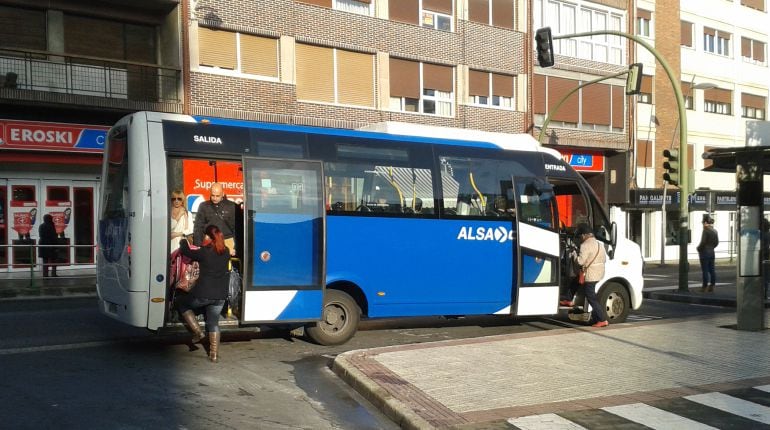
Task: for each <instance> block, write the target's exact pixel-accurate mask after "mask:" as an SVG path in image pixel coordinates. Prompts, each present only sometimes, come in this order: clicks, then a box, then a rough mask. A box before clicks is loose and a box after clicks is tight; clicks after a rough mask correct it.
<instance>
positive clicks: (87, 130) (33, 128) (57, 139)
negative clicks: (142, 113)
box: [0, 120, 110, 152]
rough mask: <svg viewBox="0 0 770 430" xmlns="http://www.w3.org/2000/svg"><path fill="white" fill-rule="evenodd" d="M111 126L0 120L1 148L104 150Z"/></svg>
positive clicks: (68, 150)
mask: <svg viewBox="0 0 770 430" xmlns="http://www.w3.org/2000/svg"><path fill="white" fill-rule="evenodd" d="M109 129H110V128H109V127H103V126H98V125H80V124H66V123H56V122H36V121H12V120H0V150H2V149H16V150H30V151H67V152H72V151H77V152H102V151H103V150H104V140H105V139H106V137H107V131H108V130H109Z"/></svg>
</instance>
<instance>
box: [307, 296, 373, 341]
mask: <svg viewBox="0 0 770 430" xmlns="http://www.w3.org/2000/svg"><path fill="white" fill-rule="evenodd" d="M360 320H361V308H359V307H358V304H357V303H356V301H355V300H353V298H352V297H350V296H349V295H348V294H346V293H344V292H342V291H339V290H326V294H325V295H324V307H323V313H322V315H321V321H318V322H317V323H313V324H308V325H307V326H305V334H307V336H308V337H309V338H310V340H312V341H313V342H315V343H317V344H319V345H340V344H343V343H345V342H347V341H348V340H350V338H352V337H353V335H354V334H356V330H358V322H359V321H360Z"/></svg>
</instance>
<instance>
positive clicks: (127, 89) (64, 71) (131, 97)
mask: <svg viewBox="0 0 770 430" xmlns="http://www.w3.org/2000/svg"><path fill="white" fill-rule="evenodd" d="M180 79H181V71H180V70H179V69H172V68H166V67H160V66H157V65H151V64H143V63H133V62H126V61H116V60H104V59H99V58H93V57H75V56H68V55H57V54H52V53H49V52H39V51H18V50H10V49H0V99H12V100H18V101H29V102H38V103H40V102H42V103H54V104H56V103H63V104H78V105H91V106H100V107H107V108H115V109H125V110H156V111H161V112H180V111H181V103H182V101H181V99H182V95H181V94H180V91H181V85H180Z"/></svg>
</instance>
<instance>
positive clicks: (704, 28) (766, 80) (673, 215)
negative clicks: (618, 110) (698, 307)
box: [626, 0, 770, 260]
mask: <svg viewBox="0 0 770 430" xmlns="http://www.w3.org/2000/svg"><path fill="white" fill-rule="evenodd" d="M768 22H770V21H769V17H768V12H767V2H766V1H765V0H734V1H728V0H705V1H697V2H696V1H673V0H670V1H669V0H657V1H652V0H639V1H637V5H636V20H635V24H636V26H635V31H636V33H637V35H639V36H640V37H644V38H645V40H647V41H648V42H649V43H651V44H653V45H654V46H655V47H656V49H657V50H658V51H661V52H664V55H665V56H666V58H667V59H668V60H669V63H671V64H672V68H673V69H674V70H675V71H676V72H675V73H676V76H678V78H679V80H680V82H679V83H680V85H681V88H682V93H683V96H684V99H685V107H686V114H687V129H688V133H687V138H688V155H689V156H688V165H689V166H690V167H691V173H689V175H690V180H691V181H692V183H693V188H694V189H695V194H694V196H692V197H690V202H691V203H690V205H689V208H690V214H689V215H690V216H689V228H690V229H691V231H692V241H691V243H690V244H689V246H688V255H689V256H690V258H693V259H697V251H696V250H695V247H696V245H697V244H698V240H699V238H700V235H701V232H702V225H701V220H702V217H703V215H704V214H705V213H707V212H708V213H710V214H711V216H712V217H713V218H714V219H715V221H716V224H715V227H716V228H717V230H718V232H719V235H720V240H721V241H722V242H721V245H720V247H718V248H717V256H718V257H722V258H728V257H732V256H734V255H735V254H736V252H737V250H736V249H735V227H736V223H735V221H736V201H735V174H734V172H733V173H718V172H710V171H708V167H709V166H710V162H709V161H708V160H704V159H703V157H702V154H703V153H704V152H706V151H709V150H711V149H713V148H729V147H743V146H744V145H745V138H746V124H747V122H750V121H757V120H760V121H766V120H767V100H768V95H769V93H768V91H769V89H770V70H768V62H767V43H768V39H769V38H770V37H769V36H768V35H769V34H770V33H769V32H768V26H767V23H768ZM637 59H638V61H641V62H642V63H644V70H645V72H644V74H645V76H644V78H643V88H644V90H643V94H641V95H639V96H638V97H637V100H636V106H635V109H636V127H637V132H636V141H635V148H636V151H635V152H634V153H633V161H632V162H633V163H634V165H635V166H636V168H635V169H634V172H633V178H632V187H633V190H632V192H631V199H630V202H629V205H628V206H627V211H626V214H627V218H628V228H629V230H628V233H629V235H630V236H631V237H634V238H635V240H636V241H637V242H638V243H639V244H640V245H642V252H643V254H644V255H645V257H646V258H647V259H649V260H658V259H664V260H669V259H676V258H677V256H678V245H677V244H675V243H673V242H672V240H671V238H672V237H673V236H674V235H675V232H676V229H677V228H678V227H677V226H678V220H679V217H680V213H679V198H680V196H681V193H679V190H678V188H675V187H671V186H669V187H667V189H666V191H667V192H666V203H665V204H664V203H663V195H664V193H663V187H664V184H663V179H662V175H663V172H664V171H665V170H664V169H663V167H662V165H663V161H665V159H664V157H663V150H664V149H670V148H673V149H677V148H679V131H678V126H679V121H678V117H679V115H678V110H677V105H676V103H675V98H674V95H673V92H672V89H671V83H670V82H669V80H668V78H667V77H666V76H665V73H664V72H663V69H662V68H660V66H656V65H655V62H654V59H653V58H652V57H651V56H650V55H649V54H648V53H647V52H644V51H643V50H638V51H637ZM768 185H770V183H769V182H768V180H767V179H766V180H765V189H769V188H768ZM685 198H686V197H685ZM765 201H766V202H767V203H766V204H768V203H770V196H769V195H765ZM663 207H665V213H664V211H663V210H662V208H663Z"/></svg>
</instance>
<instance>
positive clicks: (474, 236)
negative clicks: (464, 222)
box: [457, 226, 514, 243]
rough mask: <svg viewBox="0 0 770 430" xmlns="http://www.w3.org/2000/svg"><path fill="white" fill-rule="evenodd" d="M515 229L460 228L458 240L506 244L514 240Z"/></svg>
mask: <svg viewBox="0 0 770 430" xmlns="http://www.w3.org/2000/svg"><path fill="white" fill-rule="evenodd" d="M513 233H514V230H513V229H508V228H505V227H503V226H499V227H460V231H459V232H458V233H457V240H490V241H495V242H500V243H505V242H507V241H509V240H511V241H512V240H513Z"/></svg>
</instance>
